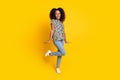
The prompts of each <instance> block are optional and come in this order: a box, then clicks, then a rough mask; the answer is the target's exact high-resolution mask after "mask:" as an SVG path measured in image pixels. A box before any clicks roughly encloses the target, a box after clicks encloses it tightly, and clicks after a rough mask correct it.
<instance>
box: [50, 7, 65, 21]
mask: <svg viewBox="0 0 120 80" xmlns="http://www.w3.org/2000/svg"><path fill="white" fill-rule="evenodd" d="M56 10H59V11H60V14H61V17H60V21H62V22H64V20H65V12H64V10H63V9H62V8H60V7H59V8H53V9H52V10H51V11H50V19H56V17H55V11H56Z"/></svg>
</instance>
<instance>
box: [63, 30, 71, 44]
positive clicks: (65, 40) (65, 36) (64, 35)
mask: <svg viewBox="0 0 120 80" xmlns="http://www.w3.org/2000/svg"><path fill="white" fill-rule="evenodd" d="M64 41H65V43H70V42H68V41H67V40H66V34H65V32H64Z"/></svg>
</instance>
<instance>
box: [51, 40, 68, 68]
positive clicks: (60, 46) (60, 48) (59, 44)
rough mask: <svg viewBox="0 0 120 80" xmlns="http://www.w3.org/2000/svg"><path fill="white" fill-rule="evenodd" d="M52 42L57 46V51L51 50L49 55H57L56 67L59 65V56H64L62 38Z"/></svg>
mask: <svg viewBox="0 0 120 80" xmlns="http://www.w3.org/2000/svg"><path fill="white" fill-rule="evenodd" d="M53 43H54V44H55V46H56V47H57V49H58V51H57V52H51V53H50V56H57V64H56V67H57V68H58V67H60V62H61V58H62V56H65V54H66V52H65V49H64V40H63V39H62V40H53Z"/></svg>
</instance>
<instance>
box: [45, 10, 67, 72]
mask: <svg viewBox="0 0 120 80" xmlns="http://www.w3.org/2000/svg"><path fill="white" fill-rule="evenodd" d="M50 19H51V32H50V38H49V40H48V41H46V43H50V41H51V40H52V39H53V43H54V44H55V46H56V47H57V49H58V51H57V52H51V51H50V50H48V51H47V52H46V54H45V56H57V64H56V72H57V73H60V61H61V58H62V56H64V55H65V54H66V52H65V49H64V42H65V43H69V42H68V41H67V40H66V36H65V32H64V25H63V22H64V20H65V12H64V10H63V9H62V8H57V9H56V8H53V9H52V10H51V11H50Z"/></svg>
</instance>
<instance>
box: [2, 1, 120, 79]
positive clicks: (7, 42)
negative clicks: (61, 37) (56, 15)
mask: <svg viewBox="0 0 120 80" xmlns="http://www.w3.org/2000/svg"><path fill="white" fill-rule="evenodd" d="M58 7H62V8H63V9H64V10H65V12H66V20H65V22H64V25H65V31H66V37H67V40H68V41H70V42H71V44H65V49H66V52H67V55H66V56H64V57H63V58H62V62H61V71H62V72H61V74H57V73H56V72H55V65H56V57H53V56H52V57H47V58H46V57H44V53H45V52H46V51H47V50H48V49H50V50H52V51H56V47H55V46H54V45H53V43H52V42H51V43H50V44H44V41H46V40H48V38H49V34H50V19H49V12H50V10H51V9H52V8H58ZM119 9H120V8H119V2H118V1H117V0H114V1H111V0H107V1H106V0H103V1H101V0H100V1H98V0H5V1H0V46H1V47H0V80H120V65H119V64H120V56H119V54H120V50H119V49H120V39H119V38H120V35H119V31H120V30H119V27H120V25H119V22H120V20H119V19H120V17H119V14H120V13H119Z"/></svg>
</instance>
